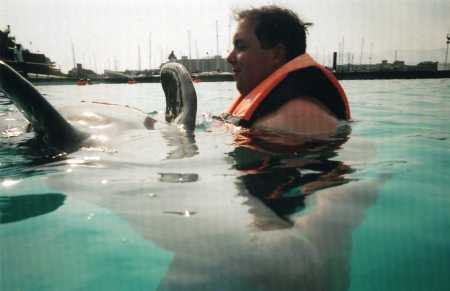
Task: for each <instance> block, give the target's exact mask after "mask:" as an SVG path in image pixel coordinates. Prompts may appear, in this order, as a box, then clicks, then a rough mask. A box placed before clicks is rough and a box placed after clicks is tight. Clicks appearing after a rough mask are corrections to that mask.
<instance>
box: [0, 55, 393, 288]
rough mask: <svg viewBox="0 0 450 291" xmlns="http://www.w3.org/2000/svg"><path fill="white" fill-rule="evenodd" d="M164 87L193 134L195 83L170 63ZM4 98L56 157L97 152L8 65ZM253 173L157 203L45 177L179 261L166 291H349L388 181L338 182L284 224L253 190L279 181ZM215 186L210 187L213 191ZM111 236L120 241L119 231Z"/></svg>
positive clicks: (178, 189)
mask: <svg viewBox="0 0 450 291" xmlns="http://www.w3.org/2000/svg"><path fill="white" fill-rule="evenodd" d="M161 82H162V86H163V89H164V92H165V96H166V114H165V115H166V121H168V122H171V123H175V124H177V125H181V127H183V128H184V129H185V130H186V131H187V132H193V130H194V129H195V122H196V121H195V116H196V106H197V103H196V102H197V101H196V94H195V90H194V87H193V84H192V81H191V79H190V76H189V74H188V73H187V71H186V70H185V69H184V68H183V67H182V66H181V65H178V64H175V63H170V64H168V65H166V66H164V67H163V68H162V71H161ZM0 88H1V89H2V90H3V91H4V92H5V93H6V95H7V96H8V97H9V98H10V99H11V100H12V102H14V104H15V105H16V106H17V107H18V108H19V110H20V111H21V112H22V113H23V114H24V116H25V117H26V118H27V119H28V121H29V122H30V124H31V126H32V128H33V130H34V131H35V132H36V136H38V137H40V138H41V139H42V141H43V142H44V143H45V144H46V145H48V146H49V147H52V148H54V149H56V150H58V151H64V152H73V151H77V150H78V149H79V148H80V147H82V146H83V145H86V144H91V143H95V142H97V141H96V140H95V139H93V138H92V136H91V135H90V134H89V132H87V131H83V130H80V129H77V128H76V127H75V126H74V125H72V124H70V123H69V122H68V121H67V120H66V119H64V118H63V117H62V116H61V114H60V113H59V112H58V111H57V110H56V109H54V108H53V106H52V105H51V104H50V103H49V102H48V101H47V100H46V99H45V98H44V96H43V95H42V94H40V93H39V92H38V90H37V89H36V88H35V87H34V86H33V85H32V84H31V83H30V82H28V81H27V80H25V79H24V78H23V77H21V76H20V75H19V74H18V73H17V72H15V71H14V70H13V69H12V68H10V67H9V66H8V65H6V64H4V63H2V62H0ZM316 152H317V151H316ZM234 153H235V154H236V155H239V152H234ZM248 153H250V152H243V155H244V156H245V155H247V154H248ZM219 156H220V155H219ZM305 156H308V155H305ZM307 159H311V157H307V158H305V160H307ZM324 159H326V158H324ZM202 162H203V161H200V162H199V161H195V160H193V161H187V163H193V165H192V166H191V167H196V166H199V167H201V166H202V164H201V163H202ZM300 162H303V161H300ZM149 166H150V167H151V165H149ZM225 166H226V167H227V168H229V165H225ZM141 169H142V170H144V168H141ZM274 169H275V170H277V171H278V170H279V171H280V173H281V174H280V175H281V176H283V175H284V173H285V171H284V169H283V164H276V165H275V166H274ZM207 170H208V171H209V170H211V171H213V172H214V169H207ZM295 170H296V169H295ZM316 170H317V169H314V168H311V171H313V172H314V171H316ZM252 171H253V172H252ZM252 171H249V172H245V171H242V174H235V173H234V172H233V173H234V174H227V173H228V172H226V173H225V174H222V172H220V173H219V174H217V175H211V176H207V177H206V178H205V179H204V180H207V181H206V182H203V184H201V187H202V189H197V188H192V187H193V184H192V183H191V184H183V183H181V184H171V185H172V187H162V188H160V189H159V191H160V192H159V193H158V200H152V199H147V198H145V197H143V196H139V195H136V194H135V193H137V192H142V187H143V186H139V187H137V186H136V185H134V188H132V189H131V192H130V188H129V187H130V185H132V184H130V183H124V185H121V184H117V185H115V186H114V187H115V188H116V189H115V192H114V194H111V193H109V191H110V190H108V189H106V188H105V189H103V188H96V189H95V190H96V191H97V193H96V195H91V191H86V190H85V189H86V188H83V186H82V185H79V184H77V183H75V182H73V181H72V182H70V181H60V180H58V179H57V178H58V177H55V178H53V177H48V180H46V181H50V180H52V179H55V180H56V183H59V184H61V183H62V188H63V189H67V193H70V195H71V196H72V197H76V198H77V199H80V198H81V199H80V200H83V201H89V202H90V203H91V204H95V205H99V206H101V207H103V208H106V209H109V210H111V211H112V212H113V213H115V214H116V215H117V216H120V217H123V218H124V219H125V220H126V221H127V222H128V223H129V224H130V225H131V226H132V227H133V229H134V230H136V231H137V232H138V233H139V234H140V235H141V236H142V237H143V238H144V239H146V240H148V241H152V242H155V243H156V244H157V245H158V246H160V247H161V248H163V249H164V250H168V251H170V252H171V253H173V254H174V257H173V259H172V260H171V261H170V266H169V267H168V270H167V272H165V274H164V275H163V277H162V278H161V279H160V281H159V284H158V289H159V290H347V289H348V287H349V285H350V269H351V264H350V262H351V258H352V256H351V249H352V231H353V230H354V229H355V227H357V226H358V225H359V224H360V223H361V222H362V220H363V217H364V214H365V212H366V210H367V209H368V208H369V207H370V206H371V205H373V203H374V202H375V200H376V199H377V189H378V188H379V187H380V185H382V184H383V182H384V181H385V180H386V179H385V178H386V177H382V178H377V179H374V180H369V181H362V182H351V183H348V184H345V183H342V182H340V183H337V182H336V180H332V181H331V182H334V183H335V184H334V187H326V188H325V189H320V190H317V191H315V193H314V195H311V196H307V198H306V199H305V201H304V204H306V205H310V209H309V210H310V211H307V212H306V213H302V212H300V214H294V215H293V216H292V217H291V219H290V220H286V219H284V218H282V217H280V215H279V214H278V213H277V211H276V209H277V208H276V207H274V208H272V207H270V205H269V207H268V206H267V204H266V202H264V201H263V200H261V199H259V197H258V192H265V191H266V190H265V189H264V188H263V187H262V188H261V187H260V188H258V187H256V188H255V187H254V184H253V183H252V179H255V178H257V179H259V181H261V182H264V181H267V180H271V179H272V177H270V173H272V172H270V171H269V169H267V168H266V169H264V170H263V171H262V172H261V173H256V174H255V173H254V172H255V171H254V170H252ZM236 172H239V171H236ZM267 173H269V175H268V174H267ZM258 175H259V176H258ZM89 176H92V174H91V173H90V172H87V173H85V176H81V178H82V179H84V180H88V178H89ZM303 176H304V177H307V176H308V175H307V174H306V175H303ZM258 177H259V178H258ZM162 178H164V177H162ZM208 180H210V181H212V182H209V183H207V182H208ZM319 180H320V178H319ZM200 182H202V181H201V180H200ZM70 183H72V184H70ZM194 184H195V183H194ZM260 184H261V183H260ZM278 184H280V183H278ZM166 185H167V184H166ZM263 185H264V184H263ZM336 185H337V186H336ZM252 187H253V188H252ZM79 188H81V189H79ZM117 188H118V189H117ZM291 192H292V191H291ZM118 194H120V195H118ZM53 196H54V195H53ZM119 196H120V197H119ZM0 198H2V197H0ZM28 198H30V197H26V196H25V195H23V196H21V198H20V199H19V198H18V199H13V198H10V197H8V199H7V200H6V201H4V202H3V205H1V204H0V214H1V211H4V210H5V209H6V210H7V208H8V207H9V208H20V207H19V206H17V205H16V204H18V203H20V202H21V200H24V199H28ZM47 198H49V197H47ZM56 198H57V200H58V201H57V202H56V204H57V205H56V206H55V207H53V208H58V207H59V206H60V205H61V204H62V203H63V199H64V198H62V197H61V195H60V196H58V197H56ZM288 198H289V197H288ZM35 199H37V197H35ZM158 201H159V202H158ZM286 201H287V202H289V201H291V200H289V199H287V200H286ZM0 202H1V201H0ZM35 203H37V201H35ZM289 203H290V202H289ZM311 205H312V206H311ZM294 208H295V207H294ZM170 209H177V210H183V209H188V210H189V209H194V210H195V211H196V212H197V213H198V214H195V213H194V212H192V213H191V214H192V217H191V218H190V219H188V220H186V219H183V217H182V215H181V216H174V215H170V214H168V213H169V212H170V211H165V210H170ZM274 209H275V210H274ZM47 211H50V210H47ZM181 214H183V213H181ZM188 214H190V213H189V212H188ZM194 214H195V215H194ZM34 215H38V214H36V213H35V214H34ZM110 231H111V232H112V233H113V235H116V234H117V231H116V232H115V230H114V229H111V230H110ZM117 235H119V234H117ZM41 239H44V238H41ZM6 253H7V255H8V253H9V252H6ZM44 253H45V252H44ZM12 256H13V259H14V255H12ZM93 272H95V270H94V271H93ZM5 278H7V279H8V278H9V277H7V276H5ZM78 287H79V286H78Z"/></svg>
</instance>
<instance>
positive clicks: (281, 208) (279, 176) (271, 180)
mask: <svg viewBox="0 0 450 291" xmlns="http://www.w3.org/2000/svg"><path fill="white" fill-rule="evenodd" d="M349 134H350V130H349V127H348V126H346V125H345V126H343V128H341V130H340V131H339V134H337V135H335V136H333V137H330V138H327V139H322V140H308V141H304V140H299V138H298V137H295V136H292V137H289V136H281V135H274V134H266V133H261V132H256V133H255V132H252V131H241V132H239V133H238V134H237V135H236V137H235V140H236V144H237V147H236V148H235V149H234V150H233V151H232V152H230V153H229V155H230V156H231V157H233V159H234V165H233V167H234V168H236V169H237V170H239V171H240V172H241V173H242V175H240V177H239V183H238V184H239V185H240V186H241V187H243V188H244V189H245V190H246V192H248V193H250V194H251V195H253V196H254V197H257V198H258V199H260V200H261V201H262V202H263V203H264V204H265V205H266V206H268V207H269V208H270V209H271V210H273V211H274V212H275V213H276V214H277V215H278V216H279V217H280V218H282V219H286V220H288V221H289V216H290V215H292V214H295V213H298V212H300V211H301V210H302V209H303V208H304V200H305V197H306V195H309V194H311V193H313V192H314V191H317V190H321V189H325V188H327V187H332V186H338V185H342V184H345V183H347V182H349V179H348V178H346V176H345V175H347V174H350V173H352V172H353V169H352V168H351V167H350V166H347V165H345V164H344V163H343V162H341V161H336V160H332V159H333V158H335V157H336V155H337V150H339V149H340V148H341V146H342V145H343V144H344V143H345V142H346V141H347V140H348V138H349ZM281 138H283V143H280V139H281ZM287 139H289V141H287ZM286 141H287V142H286Z"/></svg>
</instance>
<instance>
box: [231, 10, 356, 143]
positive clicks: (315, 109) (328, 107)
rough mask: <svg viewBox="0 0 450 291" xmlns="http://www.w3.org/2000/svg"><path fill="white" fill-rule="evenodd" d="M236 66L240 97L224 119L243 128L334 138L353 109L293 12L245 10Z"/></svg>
mask: <svg viewBox="0 0 450 291" xmlns="http://www.w3.org/2000/svg"><path fill="white" fill-rule="evenodd" d="M235 18H236V20H237V21H238V27H237V31H236V33H235V34H234V38H233V44H234V48H233V51H232V52H231V53H230V55H229V56H228V58H227V60H228V62H229V63H230V64H231V65H232V67H233V72H234V78H235V80H236V86H237V89H238V91H239V92H240V93H241V96H240V97H238V98H237V100H236V101H234V103H233V104H232V105H231V107H230V108H229V109H228V110H227V112H226V113H225V114H223V117H224V119H225V121H228V122H230V123H233V124H235V125H239V126H243V127H252V128H259V129H268V130H276V131H281V132H287V133H297V134H307V135H311V134H312V135H331V134H334V133H335V131H336V128H337V125H338V121H339V120H349V119H350V110H349V106H348V102H347V98H346V96H345V93H344V91H343V89H342V87H341V86H340V85H339V83H338V81H337V80H336V78H335V77H334V75H333V74H332V73H331V72H330V71H329V70H328V69H326V68H324V67H322V66H320V65H318V64H317V63H316V62H315V61H314V60H313V59H312V58H311V57H310V56H309V55H308V54H306V52H305V50H306V33H307V28H308V26H309V25H310V24H308V23H304V22H303V21H302V20H300V19H299V17H298V16H297V15H296V14H295V13H294V12H293V11H291V10H289V9H284V8H280V7H277V6H263V7H260V8H254V9H249V10H244V11H240V12H238V13H237V14H236V15H235Z"/></svg>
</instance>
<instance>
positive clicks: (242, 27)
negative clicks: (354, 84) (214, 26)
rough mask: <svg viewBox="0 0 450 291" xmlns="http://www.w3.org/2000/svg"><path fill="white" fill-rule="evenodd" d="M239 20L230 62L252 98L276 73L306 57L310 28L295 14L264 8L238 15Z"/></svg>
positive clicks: (239, 85)
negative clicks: (304, 55)
mask: <svg viewBox="0 0 450 291" xmlns="http://www.w3.org/2000/svg"><path fill="white" fill-rule="evenodd" d="M235 18H236V20H237V21H238V28H237V31H236V33H235V35H234V38H233V44H234V49H233V51H232V52H231V53H230V55H229V56H228V62H229V63H230V64H231V65H232V66H233V72H234V73H235V79H236V86H237V88H238V90H239V92H240V93H241V94H243V95H246V94H248V93H249V92H250V91H251V90H252V89H253V88H254V87H256V85H258V84H259V83H260V82H261V81H262V80H264V79H265V78H266V77H267V76H269V75H270V74H271V73H272V72H274V71H275V70H276V69H278V68H279V67H281V66H282V65H283V64H285V63H286V62H288V61H290V60H291V59H293V58H295V57H296V56H298V55H300V54H303V53H305V49H306V32H307V27H308V26H309V25H310V24H307V23H304V22H302V21H301V20H300V19H299V18H298V16H297V15H296V14H295V13H294V12H293V11H291V10H289V9H284V8H280V7H277V6H263V7H260V8H254V9H249V10H243V11H240V12H237V13H236V14H235Z"/></svg>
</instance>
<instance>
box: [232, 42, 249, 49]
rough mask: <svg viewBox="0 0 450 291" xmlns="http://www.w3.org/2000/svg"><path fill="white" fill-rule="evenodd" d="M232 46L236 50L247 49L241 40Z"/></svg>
mask: <svg viewBox="0 0 450 291" xmlns="http://www.w3.org/2000/svg"><path fill="white" fill-rule="evenodd" d="M234 47H235V48H236V49H237V50H238V51H243V50H245V49H247V46H246V45H245V44H243V43H242V42H236V43H235V44H234Z"/></svg>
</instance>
